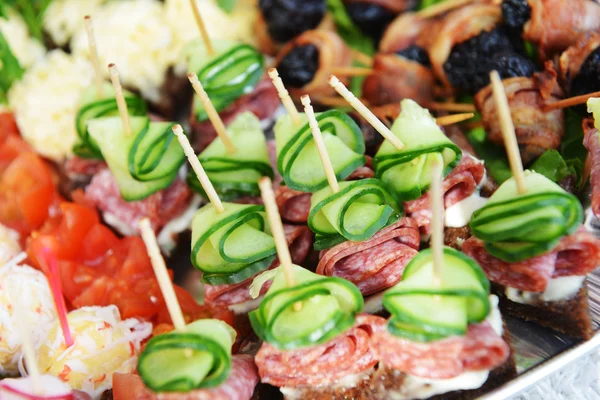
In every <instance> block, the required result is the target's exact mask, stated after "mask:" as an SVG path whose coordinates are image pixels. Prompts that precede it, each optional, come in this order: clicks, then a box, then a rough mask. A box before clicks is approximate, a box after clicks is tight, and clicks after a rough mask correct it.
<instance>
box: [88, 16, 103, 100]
mask: <svg viewBox="0 0 600 400" xmlns="http://www.w3.org/2000/svg"><path fill="white" fill-rule="evenodd" d="M83 20H84V23H85V31H86V33H87V38H88V46H89V48H90V60H91V61H92V65H93V66H94V71H95V74H94V78H95V79H94V80H95V82H96V96H97V97H98V98H100V97H102V95H103V94H104V93H103V92H104V91H103V90H102V81H103V79H102V68H101V67H100V60H99V59H98V46H97V44H96V36H95V35H94V26H93V25H92V17H90V16H89V15H86V16H85V17H84V18H83Z"/></svg>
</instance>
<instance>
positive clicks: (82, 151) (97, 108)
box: [73, 83, 146, 159]
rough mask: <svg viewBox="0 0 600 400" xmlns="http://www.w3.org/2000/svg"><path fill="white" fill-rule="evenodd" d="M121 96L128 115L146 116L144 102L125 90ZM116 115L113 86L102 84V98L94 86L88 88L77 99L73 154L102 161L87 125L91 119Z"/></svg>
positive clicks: (117, 111) (116, 108)
mask: <svg viewBox="0 0 600 400" xmlns="http://www.w3.org/2000/svg"><path fill="white" fill-rule="evenodd" d="M123 95H124V97H125V103H127V112H128V113H129V115H131V116H144V115H146V103H145V102H144V100H142V99H141V98H140V97H138V96H136V95H134V94H133V93H131V92H129V91H127V90H124V91H123ZM116 115H119V108H118V107H117V100H116V99H115V90H114V88H113V86H112V85H111V84H109V83H104V84H103V85H102V97H98V93H97V88H96V85H91V86H88V87H87V88H86V89H85V90H84V91H83V93H82V94H81V98H80V99H79V110H78V111H77V116H76V117H75V127H76V129H77V135H78V137H79V138H78V141H77V143H76V144H75V146H74V147H73V152H74V153H75V154H76V155H77V156H79V157H82V158H97V159H102V152H101V151H100V148H99V147H98V145H97V144H96V142H95V141H94V139H93V138H92V137H91V136H90V133H89V131H88V127H87V123H88V121H90V120H92V119H96V118H100V117H111V116H116Z"/></svg>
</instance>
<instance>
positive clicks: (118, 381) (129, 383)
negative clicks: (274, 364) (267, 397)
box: [113, 354, 258, 400]
mask: <svg viewBox="0 0 600 400" xmlns="http://www.w3.org/2000/svg"><path fill="white" fill-rule="evenodd" d="M257 384H258V371H257V369H256V365H255V364H254V360H253V359H252V356H249V355H243V354H236V355H234V356H232V357H231V372H230V373H229V377H228V378H227V380H226V381H225V382H223V383H222V384H221V385H219V386H217V387H215V388H210V389H199V390H192V391H190V392H185V393H160V394H157V393H154V392H152V391H151V390H150V389H148V388H147V387H146V386H144V383H143V382H142V379H141V378H140V377H139V375H137V374H120V373H115V374H114V375H113V399H114V400H157V399H159V398H160V399H161V400H249V399H250V398H251V397H252V394H253V393H254V388H255V387H256V385H257Z"/></svg>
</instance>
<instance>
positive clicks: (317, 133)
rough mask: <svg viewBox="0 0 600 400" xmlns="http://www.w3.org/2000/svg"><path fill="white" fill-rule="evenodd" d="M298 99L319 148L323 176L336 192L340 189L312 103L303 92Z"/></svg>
mask: <svg viewBox="0 0 600 400" xmlns="http://www.w3.org/2000/svg"><path fill="white" fill-rule="evenodd" d="M300 101H301V102H302V105H303V106H304V113H305V114H306V117H307V118H308V125H309V126H310V130H311V132H312V135H313V139H315V144H316V145H317V150H319V157H320V158H321V163H322V164H323V169H325V176H327V182H328V183H329V187H330V188H331V191H332V192H333V193H337V192H339V191H340V185H339V184H338V181H337V178H336V177H335V171H334V170H333V165H331V159H330V158H329V154H328V153H327V148H326V147H325V142H324V141H323V135H322V134H321V129H320V128H319V122H317V118H316V117H315V112H314V110H313V108H312V105H311V104H310V97H308V95H307V94H305V95H304V96H302V97H301V98H300Z"/></svg>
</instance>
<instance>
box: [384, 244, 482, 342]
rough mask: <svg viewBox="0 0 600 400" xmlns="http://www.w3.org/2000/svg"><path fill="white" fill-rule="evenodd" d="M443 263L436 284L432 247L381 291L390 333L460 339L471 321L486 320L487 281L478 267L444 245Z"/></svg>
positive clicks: (419, 338)
mask: <svg viewBox="0 0 600 400" xmlns="http://www.w3.org/2000/svg"><path fill="white" fill-rule="evenodd" d="M443 259H444V265H443V268H442V276H441V278H440V279H439V280H436V278H435V277H434V267H433V255H432V252H431V249H427V250H423V251H421V252H420V253H419V254H417V255H416V256H415V257H414V258H413V259H412V260H411V261H410V262H409V263H408V265H407V266H406V269H405V270H404V273H403V275H402V281H400V282H399V283H398V284H396V286H394V287H392V288H391V289H389V290H388V291H386V292H385V293H384V295H383V306H384V307H385V309H386V310H388V311H389V312H390V314H391V317H390V319H389V322H388V331H389V332H390V333H391V334H393V335H395V336H398V337H402V338H405V339H409V340H412V341H418V342H430V341H434V340H441V339H444V338H446V337H448V336H454V335H464V334H466V332H467V328H468V325H469V324H470V323H478V322H481V321H483V320H484V319H485V318H486V317H487V315H488V314H489V312H490V302H489V294H490V282H489V281H488V279H487V277H486V276H485V273H484V272H483V270H482V269H481V267H479V265H477V263H476V262H475V261H474V260H473V259H472V258H470V257H468V256H466V255H465V254H463V253H461V252H459V251H457V250H454V249H452V248H450V247H444V258H443Z"/></svg>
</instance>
